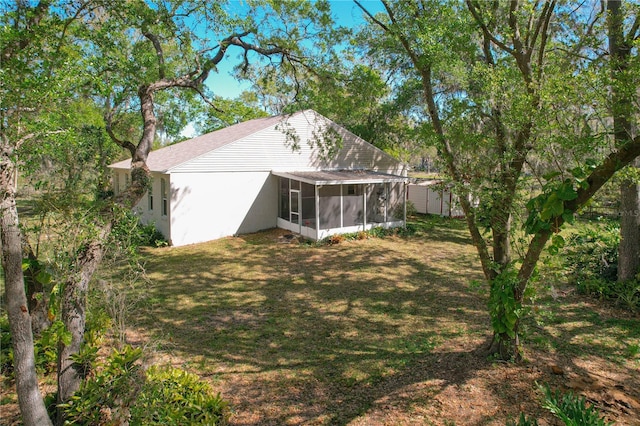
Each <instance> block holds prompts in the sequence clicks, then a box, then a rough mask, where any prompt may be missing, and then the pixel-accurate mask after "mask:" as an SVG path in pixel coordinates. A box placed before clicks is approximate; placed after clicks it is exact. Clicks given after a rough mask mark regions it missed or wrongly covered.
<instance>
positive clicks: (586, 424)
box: [540, 385, 613, 426]
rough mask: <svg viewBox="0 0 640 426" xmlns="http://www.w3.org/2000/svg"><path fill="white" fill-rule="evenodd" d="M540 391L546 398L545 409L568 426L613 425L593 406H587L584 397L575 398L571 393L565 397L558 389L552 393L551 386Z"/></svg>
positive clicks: (542, 387)
mask: <svg viewBox="0 0 640 426" xmlns="http://www.w3.org/2000/svg"><path fill="white" fill-rule="evenodd" d="M540 389H541V390H542V392H544V396H545V400H544V403H543V407H544V408H546V409H547V410H549V411H550V412H551V413H553V414H554V415H555V416H557V417H558V418H559V419H560V420H562V421H563V422H564V424H565V425H567V426H607V425H612V424H613V423H608V422H606V421H605V420H604V419H603V418H602V417H601V416H600V413H599V412H598V411H597V410H596V409H595V408H594V407H593V406H587V403H586V400H585V398H584V397H578V396H575V395H574V394H573V393H571V392H569V393H567V394H564V395H563V394H561V393H560V391H559V390H557V389H556V391H555V392H552V391H551V388H550V387H549V385H545V386H541V387H540Z"/></svg>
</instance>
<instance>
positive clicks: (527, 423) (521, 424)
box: [507, 413, 538, 426]
mask: <svg viewBox="0 0 640 426" xmlns="http://www.w3.org/2000/svg"><path fill="white" fill-rule="evenodd" d="M507 426H538V420H536V419H531V418H527V416H525V415H524V413H520V417H519V418H518V423H516V422H514V421H508V422H507Z"/></svg>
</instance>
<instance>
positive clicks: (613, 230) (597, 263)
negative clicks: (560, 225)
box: [564, 222, 620, 283]
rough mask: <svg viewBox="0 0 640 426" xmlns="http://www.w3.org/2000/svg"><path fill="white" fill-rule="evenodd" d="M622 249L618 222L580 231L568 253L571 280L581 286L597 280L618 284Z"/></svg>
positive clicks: (583, 228)
mask: <svg viewBox="0 0 640 426" xmlns="http://www.w3.org/2000/svg"><path fill="white" fill-rule="evenodd" d="M619 245H620V227H619V225H618V224H616V223H614V222H605V223H603V224H601V225H599V226H581V227H579V228H578V229H577V232H576V233H575V234H573V235H571V236H570V237H569V238H568V239H567V242H566V246H565V249H564V255H565V260H566V267H567V270H568V271H569V274H570V276H571V277H572V278H573V279H574V280H576V282H578V283H579V282H580V281H585V280H588V279H593V278H599V279H605V280H607V281H615V280H616V279H617V275H618V246H619Z"/></svg>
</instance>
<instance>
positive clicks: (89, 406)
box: [63, 347, 230, 426]
mask: <svg viewBox="0 0 640 426" xmlns="http://www.w3.org/2000/svg"><path fill="white" fill-rule="evenodd" d="M141 355H142V351H141V350H140V349H133V348H131V347H125V348H124V349H123V350H122V351H117V350H116V351H114V352H113V354H112V355H111V356H110V357H109V358H108V360H107V361H106V362H105V363H104V365H103V366H102V367H101V368H97V369H95V375H94V376H93V377H91V378H89V379H87V380H85V381H84V382H83V384H82V386H81V387H80V389H79V390H78V392H76V394H75V395H74V396H73V397H72V398H71V400H70V401H69V402H68V403H67V404H65V405H64V406H63V409H64V412H65V415H66V419H67V420H66V424H75V425H87V426H88V425H96V424H121V423H122V422H128V424H130V425H202V424H206V425H224V424H226V423H227V420H228V417H229V413H230V412H229V408H228V404H227V402H226V401H224V400H223V399H222V398H221V397H220V395H219V394H216V393H214V391H213V389H212V388H211V387H210V386H209V384H208V383H206V382H203V381H201V380H200V378H199V377H198V376H196V375H194V374H190V373H187V372H185V371H183V370H180V369H177V368H173V367H170V366H169V367H157V366H152V367H150V368H149V369H148V370H146V371H144V370H143V369H142V367H141V366H140V363H139V362H138V361H139V359H140V356H141Z"/></svg>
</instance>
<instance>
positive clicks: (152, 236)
mask: <svg viewBox="0 0 640 426" xmlns="http://www.w3.org/2000/svg"><path fill="white" fill-rule="evenodd" d="M111 234H112V237H113V239H114V241H116V242H117V243H118V244H120V245H122V246H124V247H127V248H129V247H130V248H133V249H134V250H135V249H137V248H138V247H161V246H166V245H168V242H167V240H166V239H165V237H164V235H162V233H160V231H158V230H157V229H156V226H155V224H153V223H149V224H146V225H145V224H143V223H141V222H140V218H139V217H138V216H136V215H135V214H134V213H132V212H131V211H126V212H124V213H122V215H121V217H120V220H118V221H117V223H116V225H115V226H114V228H113V230H112V231H111Z"/></svg>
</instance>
